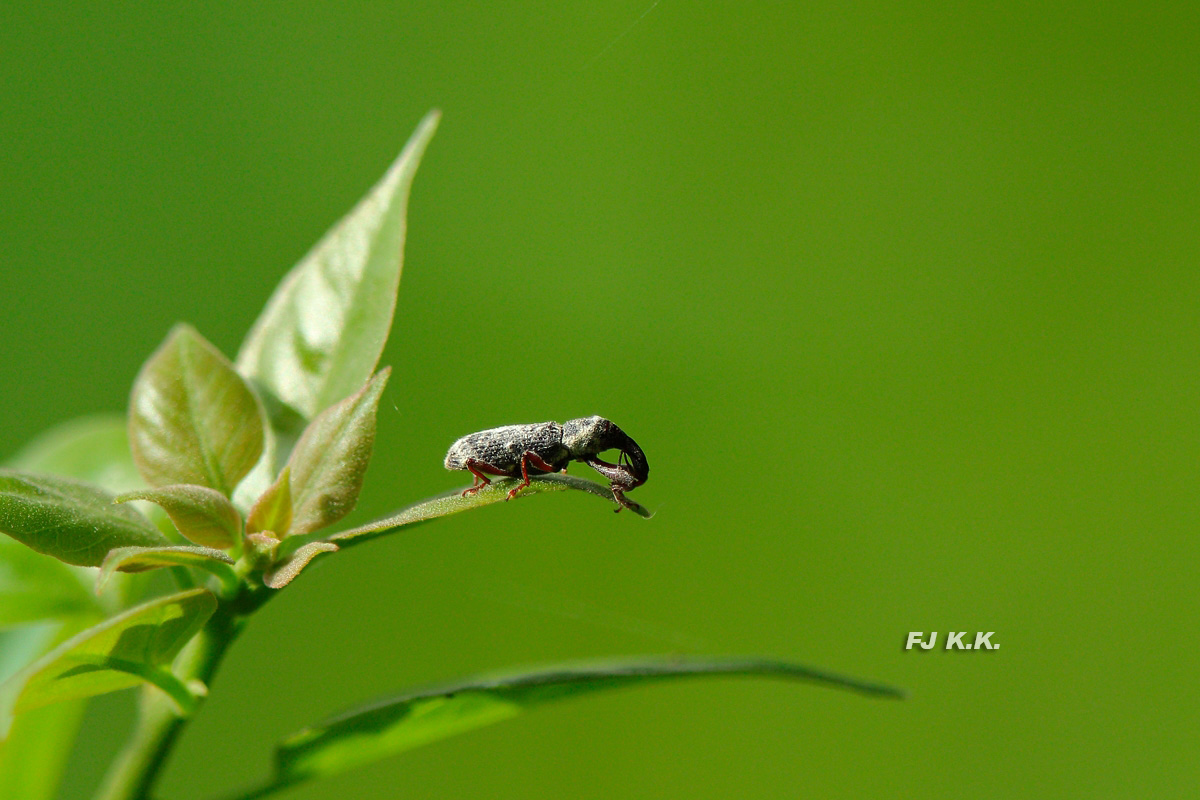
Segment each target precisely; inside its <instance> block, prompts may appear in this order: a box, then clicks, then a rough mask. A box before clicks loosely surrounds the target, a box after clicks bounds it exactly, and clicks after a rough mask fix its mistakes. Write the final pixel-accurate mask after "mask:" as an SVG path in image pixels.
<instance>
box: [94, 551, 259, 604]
mask: <svg viewBox="0 0 1200 800" xmlns="http://www.w3.org/2000/svg"><path fill="white" fill-rule="evenodd" d="M232 564H233V559H232V558H230V557H229V556H227V555H225V554H224V553H222V552H221V551H220V550H214V549H212V548H211V547H120V548H117V549H116V550H113V551H112V552H110V553H109V554H108V557H107V558H105V559H104V563H103V564H101V565H100V574H99V575H97V576H96V593H97V594H99V592H100V590H101V589H103V588H104V584H105V583H106V582H107V581H108V579H109V578H111V577H112V574H113V573H114V572H117V571H121V572H145V571H146V570H148V569H160V568H162V567H196V568H197V569H202V570H205V571H207V572H210V573H212V574H213V575H216V576H217V578H218V579H219V580H220V581H221V587H222V588H223V589H224V590H226V591H229V592H232V591H233V590H234V589H236V588H237V585H238V577H237V573H235V572H234V571H233V567H232V566H231V565H232Z"/></svg>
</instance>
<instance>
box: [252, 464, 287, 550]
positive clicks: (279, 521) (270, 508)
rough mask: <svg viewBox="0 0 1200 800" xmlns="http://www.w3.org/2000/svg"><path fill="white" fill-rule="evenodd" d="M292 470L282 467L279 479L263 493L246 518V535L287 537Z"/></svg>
mask: <svg viewBox="0 0 1200 800" xmlns="http://www.w3.org/2000/svg"><path fill="white" fill-rule="evenodd" d="M291 475H292V469H291V467H284V468H283V471H282V472H280V473H279V479H278V480H276V481H275V483H274V484H272V485H271V488H270V489H267V491H265V492H263V494H262V496H261V497H259V498H258V502H257V503H255V504H254V507H253V508H251V509H250V514H249V515H248V516H247V517H246V533H259V532H261V531H271V532H273V533H274V534H275V535H276V536H287V532H288V529H289V528H291V526H292V480H291Z"/></svg>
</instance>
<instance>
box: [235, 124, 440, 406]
mask: <svg viewBox="0 0 1200 800" xmlns="http://www.w3.org/2000/svg"><path fill="white" fill-rule="evenodd" d="M439 117H440V114H439V113H438V112H436V111H434V112H430V113H429V114H428V115H426V116H425V118H424V119H423V120H422V121H421V124H420V125H418V126H417V130H416V132H415V133H414V134H413V136H412V138H411V139H409V141H408V144H406V145H405V147H404V151H403V152H401V153H400V156H399V158H397V159H396V161H395V162H394V163H393V164H392V165H391V167H389V168H388V171H387V172H386V173H385V174H384V176H383V178H382V179H381V180H380V181H379V183H377V184H376V185H375V187H374V188H373V189H371V191H370V193H368V194H367V196H366V197H364V198H363V199H362V200H361V201H360V202H359V203H358V205H357V206H355V207H354V209H353V210H352V211H351V212H350V213H349V214H347V215H346V216H345V217H344V218H343V219H342V220H341V221H340V222H338V223H337V224H336V225H335V226H334V227H333V228H332V229H331V230H330V231H329V232H328V233H327V234H325V236H324V237H323V238H322V239H321V241H320V242H318V243H317V245H316V246H315V247H314V248H313V249H312V251H310V252H309V253H308V255H306V256H305V257H304V258H303V259H301V261H300V263H299V264H297V265H296V266H295V267H294V268H293V269H292V271H291V272H289V273H288V274H287V277H285V278H284V279H283V282H282V283H280V285H279V288H278V289H276V291H275V294H274V295H272V296H271V299H270V300H269V301H268V302H267V306H266V308H265V309H264V310H263V313H262V315H261V316H260V317H259V318H258V321H257V322H255V324H254V327H253V328H252V329H251V331H250V333H249V334H248V335H247V337H246V341H245V342H244V343H243V344H242V349H241V352H239V353H238V357H237V366H238V369H239V370H241V372H242V374H243V375H246V376H247V377H250V378H252V379H253V380H254V381H256V382H257V383H258V384H259V385H260V386H261V387H263V388H265V389H266V390H267V391H268V392H270V393H271V394H272V395H274V397H275V398H277V399H278V400H279V401H281V402H282V403H283V404H284V405H286V406H289V407H290V408H292V409H294V410H295V411H297V412H299V413H300V414H301V415H302V416H303V417H304V418H306V419H312V418H313V417H315V416H316V415H317V414H318V413H319V412H320V411H321V410H322V409H324V408H327V407H329V406H330V405H332V404H333V403H335V402H337V401H338V400H340V399H342V398H343V397H345V396H347V395H348V394H350V393H351V392H354V391H356V390H357V389H358V388H359V387H360V386H362V385H363V384H364V383H365V382H366V381H367V379H368V378H370V377H371V375H372V373H374V372H375V365H376V364H377V363H378V362H379V356H380V354H381V353H382V352H383V346H384V344H385V343H386V342H387V337H388V332H389V331H390V330H391V327H392V316H393V314H394V313H395V308H396V292H397V290H398V289H399V286H400V272H401V269H402V264H403V257H404V237H405V227H406V216H407V209H408V194H409V188H410V187H411V185H412V179H413V176H414V175H415V174H416V170H417V166H418V164H419V163H420V161H421V156H422V155H423V154H424V152H425V148H426V146H427V145H428V144H429V140H430V139H431V138H432V137H433V133H434V131H435V130H436V129H437V124H438V119H439ZM270 405H271V404H270V403H268V408H270ZM277 424H278V423H277ZM280 427H282V426H280Z"/></svg>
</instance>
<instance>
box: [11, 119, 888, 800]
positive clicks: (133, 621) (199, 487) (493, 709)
mask: <svg viewBox="0 0 1200 800" xmlns="http://www.w3.org/2000/svg"><path fill="white" fill-rule="evenodd" d="M437 122H438V116H437V114H436V113H435V114H431V115H429V116H428V117H426V118H425V120H424V121H423V122H422V123H421V125H420V126H419V127H418V129H417V131H416V133H415V134H414V136H413V138H412V139H411V141H410V142H409V143H408V145H407V146H406V147H405V149H404V151H403V152H402V153H401V155H400V157H399V158H398V159H397V160H396V162H395V163H394V164H393V165H392V166H391V168H390V169H389V170H388V171H387V173H386V174H385V175H384V176H383V178H382V179H381V180H380V182H379V183H378V184H377V185H376V186H375V187H374V188H373V189H372V190H371V192H370V193H369V194H368V195H367V196H366V197H365V198H364V199H363V200H362V201H361V202H360V203H359V204H358V205H357V206H356V207H355V208H354V209H353V210H352V211H351V212H350V213H349V214H348V215H347V216H346V217H345V218H344V219H343V220H341V221H340V222H339V223H338V224H337V225H336V226H334V228H333V229H332V230H331V231H330V232H329V233H328V234H326V236H325V237H324V238H323V239H322V240H321V241H320V242H319V243H318V244H317V245H316V246H315V247H314V248H313V250H312V251H311V252H310V253H308V254H307V255H306V256H305V257H304V258H303V259H302V260H301V261H300V263H299V264H297V265H296V266H295V267H294V268H293V269H292V270H291V272H289V273H288V275H287V276H286V277H285V278H284V280H283V282H282V283H281V284H280V285H279V287H278V288H277V290H276V291H275V293H274V295H273V296H272V297H271V299H270V301H269V302H268V303H267V306H266V308H265V309H264V311H263V313H262V315H261V316H260V317H259V319H258V321H257V322H256V323H255V325H254V326H253V328H252V329H251V330H250V332H249V334H248V335H247V337H246V339H245V341H244V342H243V344H242V347H241V349H240V351H239V353H238V354H237V357H236V359H234V360H232V361H231V360H230V359H228V358H227V357H226V356H225V355H224V354H223V353H221V352H220V351H219V350H218V349H217V348H216V347H215V346H214V345H213V344H212V343H210V342H209V341H207V340H206V339H205V338H204V337H203V336H202V335H201V334H200V333H199V332H198V331H196V330H195V329H194V328H192V327H190V326H188V325H186V324H180V325H177V326H176V327H175V328H174V329H173V330H171V331H170V333H169V334H168V335H167V337H166V339H165V340H164V341H163V342H162V344H161V345H160V346H159V347H158V349H156V350H155V351H154V353H153V354H151V355H150V357H149V358H148V360H147V361H146V362H145V363H144V365H143V366H142V368H141V369H140V371H139V372H138V373H137V376H136V379H135V380H134V382H133V387H132V390H131V393H130V399H129V408H128V414H127V416H126V417H125V418H121V417H97V418H92V419H88V420H81V421H76V422H74V423H69V424H67V425H65V426H62V427H60V428H58V429H55V430H54V431H51V432H50V433H48V434H46V435H45V436H43V437H42V438H40V439H39V440H38V441H36V442H35V443H34V444H32V445H30V447H28V448H27V449H26V450H25V451H24V452H23V453H21V454H20V455H18V456H17V457H16V458H15V459H14V460H13V461H12V462H11V463H10V464H9V465H8V466H6V467H3V468H0V533H4V534H7V536H2V537H0V680H3V684H2V685H0V739H3V740H5V741H4V747H3V748H2V749H0V796H3V797H9V796H13V797H17V796H20V797H25V798H31V799H32V800H38V798H48V797H50V796H52V795H53V792H54V787H55V784H56V781H57V776H58V775H59V774H60V772H61V765H62V763H63V759H64V758H65V754H66V752H68V750H69V746H70V742H71V738H72V736H73V733H74V730H75V728H76V726H77V725H78V720H79V716H80V711H81V709H82V703H83V702H85V701H86V699H87V698H89V697H92V696H95V695H98V694H102V693H106V692H112V691H117V690H120V689H125V688H129V687H132V686H144V687H147V691H149V692H152V693H158V694H157V696H158V697H160V698H161V699H162V701H163V703H165V704H166V705H165V706H164V707H166V708H167V709H168V715H169V719H168V723H167V724H168V725H170V724H181V722H180V721H183V720H186V719H188V718H189V717H190V716H191V715H193V714H194V713H195V712H196V710H197V709H198V708H199V706H200V705H201V703H202V701H203V699H204V697H205V696H206V695H207V693H208V686H207V683H206V682H207V680H208V679H209V678H210V677H211V674H212V672H213V671H215V669H216V664H217V663H218V662H219V659H220V653H221V652H222V651H223V649H224V648H225V647H227V646H228V645H229V644H230V643H231V642H232V640H233V638H235V637H236V635H237V632H238V631H240V630H241V626H242V625H243V624H244V622H245V620H246V619H247V618H248V617H249V616H250V615H251V614H252V613H253V612H254V611H255V610H256V609H257V608H259V607H260V606H261V605H262V604H263V603H264V602H266V601H267V600H268V599H269V598H270V597H271V596H272V595H273V594H274V593H275V592H277V591H279V590H280V589H282V588H284V587H285V586H287V585H289V584H290V583H291V582H292V581H293V580H295V579H296V578H297V576H299V575H300V574H301V572H303V571H304V570H305V569H307V568H308V567H309V566H310V565H312V564H313V563H314V562H315V561H316V560H317V559H319V558H323V557H325V556H328V555H331V554H334V553H337V552H338V551H339V550H341V549H344V548H345V547H348V546H352V545H355V544H361V543H363V542H366V541H369V540H371V539H373V538H375V537H378V536H381V535H384V534H386V533H390V532H394V531H396V530H399V529H401V528H403V527H406V526H409V525H413V524H417V523H421V522H425V521H428V520H432V519H435V518H438V517H443V516H446V515H449V514H454V513H458V512H461V511H466V510H469V509H472V508H478V507H481V506H484V505H489V504H491V503H496V502H499V501H501V500H503V499H504V498H505V497H506V495H507V489H508V488H509V484H510V483H511V481H505V480H499V481H496V482H494V483H493V484H492V485H491V486H488V487H486V488H484V489H483V490H481V491H479V492H478V493H476V494H473V495H470V496H463V494H462V492H461V491H459V490H455V491H453V492H449V493H447V494H445V495H442V496H439V497H435V498H432V499H429V500H426V501H423V502H420V503H417V504H414V505H412V506H409V507H408V508H405V509H403V510H401V511H398V512H396V513H395V514H393V515H390V516H388V517H386V518H384V519H381V520H378V521H376V522H373V523H369V524H367V525H363V526H359V527H356V528H352V529H348V530H343V531H339V532H333V533H330V532H329V530H330V529H331V528H333V527H334V526H335V525H336V524H337V523H338V522H340V521H341V520H342V519H343V518H344V517H345V516H346V515H347V514H349V513H350V512H351V511H352V510H353V509H354V507H355V505H356V503H357V501H358V497H359V493H360V491H361V489H362V486H363V478H364V475H365V474H366V471H367V468H368V466H369V464H370V461H371V454H372V451H373V448H374V445H375V427H376V426H375V422H376V413H377V410H378V407H379V403H380V400H381V398H382V396H383V393H384V391H385V389H386V387H387V383H388V379H389V377H390V369H389V368H387V367H384V368H382V369H379V368H378V360H379V356H380V354H381V353H382V350H383V347H384V344H385V342H386V340H387V336H388V332H389V330H390V329H391V326H392V317H393V315H394V310H395V304H396V293H397V290H398V287H399V281H400V274H401V268H402V262H403V245H404V238H405V224H406V223H405V219H406V209H407V203H408V194H409V188H410V186H411V183H412V179H413V175H414V174H415V171H416V168H417V165H418V163H419V162H420V159H421V156H422V154H423V153H424V151H425V148H426V146H427V144H428V143H429V141H430V139H431V137H432V135H433V133H434V130H435V128H436V126H437ZM566 489H574V490H579V491H583V492H585V493H589V494H593V495H597V496H600V497H602V498H605V499H607V500H609V501H613V500H614V497H613V494H612V492H611V491H610V490H609V489H607V488H605V487H603V486H600V485H598V484H595V483H592V482H590V481H585V480H583V479H581V478H577V477H573V476H568V475H545V476H540V477H538V478H536V479H534V481H533V483H532V484H531V485H530V486H529V487H528V489H527V490H526V491H525V492H524V493H522V494H521V495H518V496H519V497H525V496H533V495H537V494H542V493H546V492H554V491H562V490H566ZM634 511H635V513H637V514H639V515H641V516H643V517H649V512H648V511H646V509H644V508H642V507H640V506H637V505H636V504H634ZM155 575H158V576H160V577H161V576H164V575H165V576H169V580H167V581H164V580H158V581H155V580H154V576H155ZM89 584H90V586H89ZM168 584H173V586H169V585H168ZM718 674H738V675H769V676H776V677H789V678H799V679H803V680H808V681H816V682H819V683H825V684H828V685H833V686H841V687H843V688H852V689H857V690H859V691H864V692H868V693H873V694H883V695H886V694H890V693H892V694H894V690H890V689H888V688H886V687H879V686H873V685H870V684H864V683H861V682H856V681H852V680H850V679H846V678H839V677H837V676H831V675H828V674H825V673H820V672H818V671H815V670H811V669H808V668H804V667H799V666H797V665H787V664H782V663H779V662H774V661H761V660H748V659H735V660H728V659H724V660H723V659H709V660H701V659H694V660H673V661H665V662H664V661H660V660H655V659H640V660H634V661H625V662H619V663H613V664H609V665H603V666H589V667H579V666H564V667H557V668H553V669H550V670H544V671H538V672H534V673H527V674H524V675H518V676H510V677H507V678H503V679H492V678H488V679H480V680H473V681H467V682H465V683H461V684H456V685H454V686H451V687H443V688H441V689H435V690H427V691H423V692H417V693H406V694H405V695H402V696H401V697H399V698H396V699H393V700H388V701H384V702H382V703H376V704H373V705H371V706H368V707H365V708H363V709H358V710H355V711H352V712H349V713H347V714H346V715H343V716H341V717H339V718H337V719H335V720H331V721H329V722H326V723H321V724H318V725H314V726H312V727H310V728H308V729H306V730H304V731H302V732H300V733H298V734H296V735H295V736H293V737H291V738H289V739H288V740H286V741H285V742H284V743H282V744H281V745H280V748H279V750H278V757H277V764H276V766H277V768H276V771H275V774H274V776H273V777H272V778H271V779H270V781H269V782H268V783H266V784H264V785H263V786H262V787H259V789H256V790H253V792H251V794H249V795H246V796H262V795H263V794H267V793H270V792H274V791H277V790H279V789H282V788H284V787H286V786H289V785H292V784H294V783H297V782H299V781H301V780H307V779H311V778H315V777H324V776H327V775H331V774H334V773H336V772H339V771H341V770H343V769H346V768H349V767H351V766H354V765H357V764H360V763H365V762H367V761H370V760H374V759H376V758H380V757H382V756H384V755H387V754H390V753H395V752H399V751H402V750H405V749H409V748H411V747H413V746H415V745H418V744H422V743H425V742H429V741H433V740H436V739H438V738H442V737H444V736H449V735H452V734H454V733H458V732H461V731H464V730H468V729H470V728H474V727H478V726H480V725H484V724H489V723H491V722H496V721H499V720H501V719H504V718H507V717H510V716H513V715H514V714H516V713H519V712H520V711H522V710H524V709H526V708H530V707H533V706H535V705H538V704H541V703H544V702H548V701H551V700H557V699H560V698H564V697H567V696H571V695H575V694H579V693H581V692H584V691H592V690H596V689H601V688H613V687H617V686H623V685H627V684H631V683H637V682H645V681H651V680H663V679H666V678H678V677H685V676H695V675H718ZM171 720H174V721H171ZM161 738H163V740H164V741H166V740H167V739H169V737H161ZM131 746H132V747H135V748H136V747H142V746H144V747H150V746H151V745H136V744H135V745H131ZM155 746H161V747H165V746H168V745H167V744H162V743H160V744H159V745H155ZM134 755H135V756H136V755H138V754H136V753H135V754H134ZM141 755H142V756H145V754H144V753H143V754H141ZM161 761H162V759H161V758H158V759H157V760H156V759H154V758H142V761H138V760H137V759H136V758H133V759H132V762H131V763H135V764H140V763H142V762H145V764H146V765H148V766H146V767H145V769H144V770H143V772H145V770H150V769H155V768H156V767H154V766H153V765H154V764H155V763H158V764H161ZM134 771H135V772H136V770H134ZM125 772H129V770H125ZM115 774H117V775H118V777H116V778H114V779H112V780H111V781H110V784H109V785H108V788H107V789H106V790H105V791H106V794H104V796H106V797H112V798H117V797H129V798H131V797H142V796H145V794H146V793H147V792H148V787H149V786H150V785H151V784H152V783H153V777H154V776H153V775H150V774H141V775H138V776H135V777H134V778H132V779H130V780H129V781H127V782H123V780H124V779H122V778H121V777H120V775H122V774H124V773H123V772H122V771H121V770H117V772H116V773H115Z"/></svg>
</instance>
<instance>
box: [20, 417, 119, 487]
mask: <svg viewBox="0 0 1200 800" xmlns="http://www.w3.org/2000/svg"><path fill="white" fill-rule="evenodd" d="M8 466H11V467H13V468H15V469H19V470H22V471H24V472H38V473H42V474H45V475H62V476H64V477H67V478H75V479H76V480H81V481H86V482H88V483H91V484H94V485H96V486H99V487H100V488H101V489H104V490H106V491H109V492H112V493H114V494H117V493H120V492H127V491H130V490H131V489H137V488H140V487H141V486H142V485H143V482H142V476H141V475H139V474H138V471H137V467H136V466H134V464H133V456H132V455H131V454H130V452H129V425H128V423H127V422H126V420H125V416H124V415H123V414H101V415H97V416H91V417H80V418H79V419H74V420H71V421H69V422H64V423H62V424H60V425H56V426H54V427H53V428H51V429H49V430H48V431H45V432H44V433H42V434H40V435H39V436H38V437H37V438H35V439H34V440H33V441H31V442H30V443H29V444H27V445H26V446H25V447H24V448H23V449H22V450H21V451H20V452H19V453H17V454H16V455H15V456H13V457H12V459H10V460H9V462H8Z"/></svg>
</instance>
